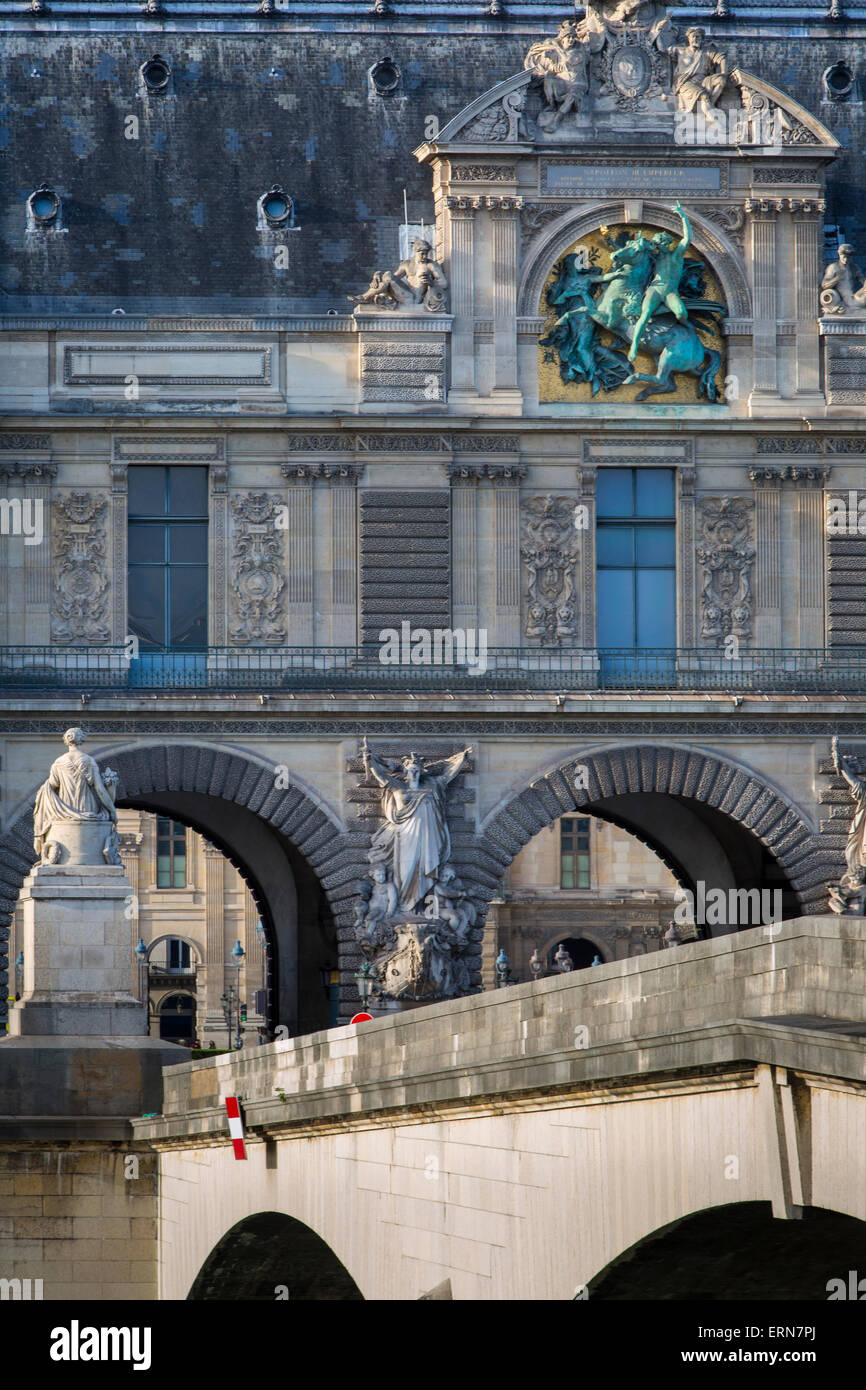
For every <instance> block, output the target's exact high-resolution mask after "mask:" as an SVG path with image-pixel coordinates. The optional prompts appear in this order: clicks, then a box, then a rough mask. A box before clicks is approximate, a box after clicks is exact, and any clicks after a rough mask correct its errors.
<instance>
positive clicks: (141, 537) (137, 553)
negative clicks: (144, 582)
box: [127, 521, 165, 565]
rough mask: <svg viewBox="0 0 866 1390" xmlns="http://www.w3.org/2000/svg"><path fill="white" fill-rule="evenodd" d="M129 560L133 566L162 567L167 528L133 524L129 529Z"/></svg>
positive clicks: (143, 523) (147, 524)
mask: <svg viewBox="0 0 866 1390" xmlns="http://www.w3.org/2000/svg"><path fill="white" fill-rule="evenodd" d="M128 545H129V551H128V557H127V558H128V560H129V563H130V564H131V565H161V564H162V563H163V561H164V560H165V527H164V526H161V525H159V524H157V525H153V524H152V523H149V522H146V521H143V522H133V523H132V524H131V525H130V527H129V541H128Z"/></svg>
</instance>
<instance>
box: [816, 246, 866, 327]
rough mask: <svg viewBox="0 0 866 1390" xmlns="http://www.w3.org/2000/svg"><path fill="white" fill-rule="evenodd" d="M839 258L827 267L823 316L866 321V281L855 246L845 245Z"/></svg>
mask: <svg viewBox="0 0 866 1390" xmlns="http://www.w3.org/2000/svg"><path fill="white" fill-rule="evenodd" d="M838 256H839V259H838V260H836V261H834V262H833V263H832V265H828V266H827V269H826V270H825V271H824V276H823V279H822V280H821V296H820V298H821V313H822V314H838V315H844V316H845V317H846V318H856V319H862V318H866V281H864V275H863V272H862V270H861V269H860V267H859V266H858V265H856V264H855V262H854V259H853V257H854V247H853V246H849V245H848V243H847V242H845V243H844V244H843V245H842V246H840V247H839V252H838Z"/></svg>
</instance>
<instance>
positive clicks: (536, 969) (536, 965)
mask: <svg viewBox="0 0 866 1390" xmlns="http://www.w3.org/2000/svg"><path fill="white" fill-rule="evenodd" d="M529 968H530V970H531V971H532V978H533V980H540V979H541V976H542V974H543V973H544V961H543V960H542V959H541V956H540V955H539V954H538V947H537V946H536V948H535V950H534V951H533V952H532V955H531V956H530V957H529Z"/></svg>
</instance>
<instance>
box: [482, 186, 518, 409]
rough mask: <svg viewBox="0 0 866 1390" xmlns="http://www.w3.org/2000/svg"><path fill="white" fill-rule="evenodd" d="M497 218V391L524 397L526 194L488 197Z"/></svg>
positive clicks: (494, 347) (495, 254)
mask: <svg viewBox="0 0 866 1390" xmlns="http://www.w3.org/2000/svg"><path fill="white" fill-rule="evenodd" d="M486 201H487V202H488V203H493V204H495V206H494V207H492V208H491V212H490V216H491V218H492V221H493V361H494V369H493V392H494V395H500V393H503V394H504V395H505V396H506V397H511V398H513V399H514V401H515V403H519V401H520V393H519V390H518V384H517V279H518V264H517V248H518V243H519V238H518V217H519V213H520V209H521V208H522V207H523V199H522V198H507V197H506V198H495V199H494V198H488V199H487V200H486Z"/></svg>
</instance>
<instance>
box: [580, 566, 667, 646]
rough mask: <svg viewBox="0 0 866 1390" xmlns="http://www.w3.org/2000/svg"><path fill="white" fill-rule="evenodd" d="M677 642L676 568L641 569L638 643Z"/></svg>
mask: <svg viewBox="0 0 866 1390" xmlns="http://www.w3.org/2000/svg"><path fill="white" fill-rule="evenodd" d="M599 578H601V576H599ZM676 644H677V636H676V573H675V572H674V570H638V571H637V645H638V647H675V646H676Z"/></svg>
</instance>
